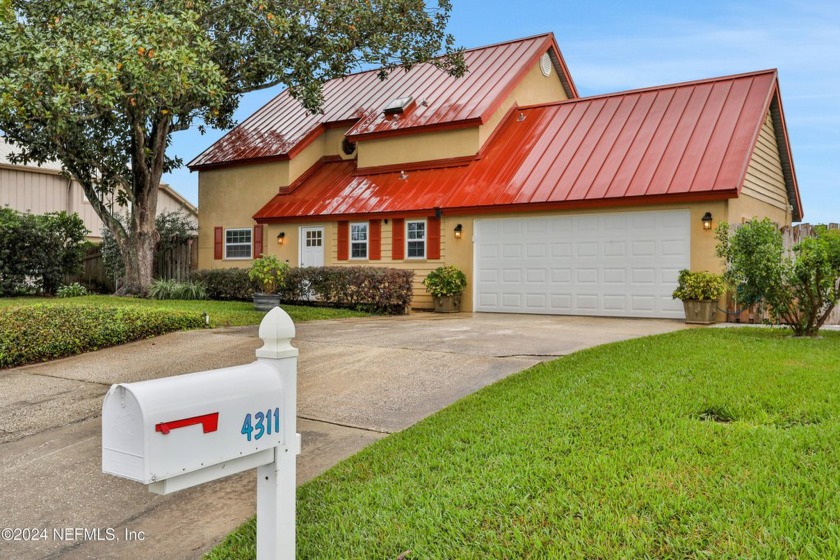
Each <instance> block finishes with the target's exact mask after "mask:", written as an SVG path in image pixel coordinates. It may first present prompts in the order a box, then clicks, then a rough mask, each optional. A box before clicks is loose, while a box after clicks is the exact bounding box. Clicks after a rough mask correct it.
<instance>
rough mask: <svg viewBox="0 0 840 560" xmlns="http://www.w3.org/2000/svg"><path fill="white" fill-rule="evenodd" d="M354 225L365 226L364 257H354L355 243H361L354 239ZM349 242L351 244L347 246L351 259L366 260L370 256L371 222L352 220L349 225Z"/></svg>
mask: <svg viewBox="0 0 840 560" xmlns="http://www.w3.org/2000/svg"><path fill="white" fill-rule="evenodd" d="M353 226H364V227H365V256H364V257H354V256H353V243H356V244H357V245H361V243H362V242H361V241H355V242H354V241H353ZM347 238H348V239H347V242H348V243H349V244H350V246H349V247H348V248H347V250H348V257H349V258H350V260H351V261H366V260H369V258H370V223H369V222H350V224H349V225H348V226H347Z"/></svg>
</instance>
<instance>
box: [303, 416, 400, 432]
mask: <svg viewBox="0 0 840 560" xmlns="http://www.w3.org/2000/svg"><path fill="white" fill-rule="evenodd" d="M298 418H300V419H301V420H308V421H310V422H319V423H321V424H330V425H332V426H338V427H340V428H350V429H351V430H361V431H363V432H371V433H374V434H388V435H390V434H392V433H393V432H389V431H386V430H377V429H375V428H365V427H362V426H354V425H353V424H345V423H343V422H333V421H332V420H324V419H323V418H314V417H312V416H300V415H298Z"/></svg>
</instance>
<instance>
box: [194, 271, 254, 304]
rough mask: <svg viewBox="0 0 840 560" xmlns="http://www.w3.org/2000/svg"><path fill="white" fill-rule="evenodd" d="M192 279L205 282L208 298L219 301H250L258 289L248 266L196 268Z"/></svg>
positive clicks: (196, 281)
mask: <svg viewBox="0 0 840 560" xmlns="http://www.w3.org/2000/svg"><path fill="white" fill-rule="evenodd" d="M190 280H191V281H192V282H195V283H201V284H203V285H204V287H205V289H206V290H207V298H208V299H213V300H218V301H250V300H251V298H252V297H253V295H254V290H255V289H256V287H255V286H254V283H253V282H252V281H251V279H250V278H248V269H246V268H218V269H205V270H196V271H195V272H193V273H192V274H190Z"/></svg>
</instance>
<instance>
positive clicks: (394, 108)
mask: <svg viewBox="0 0 840 560" xmlns="http://www.w3.org/2000/svg"><path fill="white" fill-rule="evenodd" d="M413 101H414V98H413V97H412V96H410V95H409V96H406V97H398V98H396V99H393V100H392V101H391V102H390V103H388V104H387V105H385V108H384V109H382V113H383V114H385V115H397V114H400V113H404V112H406V111H407V110H408V109H409V107H411V104H412V102H413Z"/></svg>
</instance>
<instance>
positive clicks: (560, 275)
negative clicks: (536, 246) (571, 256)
mask: <svg viewBox="0 0 840 560" xmlns="http://www.w3.org/2000/svg"><path fill="white" fill-rule="evenodd" d="M551 283H552V284H571V283H572V269H571V268H552V269H551Z"/></svg>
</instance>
